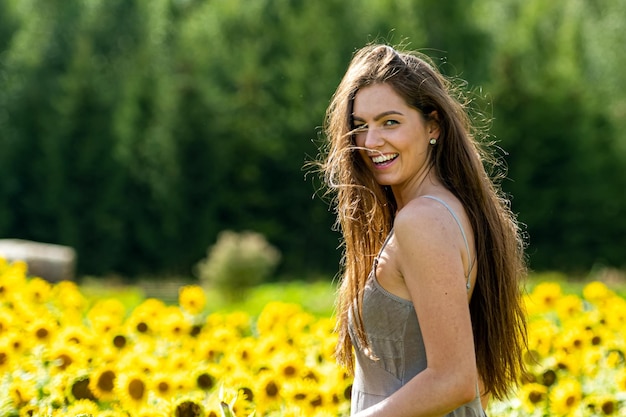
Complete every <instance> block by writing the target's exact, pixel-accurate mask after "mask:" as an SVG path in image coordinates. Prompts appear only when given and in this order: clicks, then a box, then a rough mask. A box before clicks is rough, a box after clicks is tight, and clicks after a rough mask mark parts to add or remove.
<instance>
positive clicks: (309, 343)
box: [0, 259, 626, 417]
mask: <svg viewBox="0 0 626 417" xmlns="http://www.w3.org/2000/svg"><path fill="white" fill-rule="evenodd" d="M26 271H27V268H26V265H25V264H24V263H21V262H13V263H8V262H6V261H4V260H2V259H0V415H1V416H3V417H4V416H53V417H56V416H71V417H78V416H83V417H87V416H91V417H103V416H107V417H115V416H126V417H129V416H131V417H134V416H146V417H147V416H157V417H158V416H176V417H193V416H198V417H200V416H203V417H220V416H225V417H248V416H252V415H254V416H255V417H261V416H268V417H270V416H294V417H295V416H299V417H300V416H313V417H315V416H319V417H330V416H347V415H348V413H349V402H350V401H349V400H350V389H351V379H350V377H349V376H348V375H347V374H346V372H345V371H344V370H343V369H342V368H340V367H338V366H337V365H336V364H335V362H334V360H333V358H332V352H333V349H334V345H335V342H336V337H335V335H334V333H333V331H332V330H333V327H334V323H333V320H332V318H330V317H323V316H322V317H320V316H319V315H314V314H311V313H309V312H307V311H305V310H304V309H303V308H302V307H301V306H300V305H298V304H293V303H285V302H269V303H268V304H267V305H266V306H265V307H264V308H263V310H262V311H261V313H260V314H258V315H256V316H252V315H250V314H249V313H246V312H242V311H236V312H223V313H218V312H210V311H208V310H209V308H208V307H207V305H206V294H205V292H204V290H203V289H202V288H201V287H199V286H195V285H186V286H182V287H181V288H180V290H179V297H178V303H177V304H176V305H168V304H166V303H164V302H163V301H160V300H158V299H155V298H147V299H145V300H142V301H141V303H140V304H139V305H138V306H136V307H134V308H130V309H129V308H127V307H125V306H124V304H123V303H122V302H120V301H119V300H118V299H116V298H114V297H111V298H105V299H98V300H89V299H88V298H87V297H86V296H85V295H84V294H83V293H81V291H80V289H79V287H78V286H77V285H76V284H75V283H72V282H66V281H65V282H60V283H56V284H51V283H48V282H47V281H44V280H42V279H40V278H37V277H29V276H28V275H27V272H26ZM527 308H528V312H529V349H528V352H527V354H526V360H527V362H528V365H529V370H530V372H529V374H528V375H527V376H526V378H525V379H524V380H523V381H522V383H521V385H520V388H519V390H518V392H516V394H515V395H514V396H512V397H511V399H510V400H508V401H506V402H492V403H491V404H490V406H489V410H488V413H489V415H490V416H509V417H512V416H541V417H544V416H605V415H606V416H609V415H611V416H623V415H626V366H625V360H624V359H625V358H624V352H625V351H626V350H625V346H624V344H625V343H626V342H625V336H626V332H625V331H624V329H625V328H626V302H625V300H624V299H623V298H622V297H620V296H618V295H617V294H615V293H614V292H612V291H611V290H610V289H609V288H608V287H607V286H606V285H604V284H602V283H600V282H591V283H589V284H587V285H586V286H585V287H584V289H583V293H582V295H581V296H578V295H568V294H564V293H563V292H562V288H561V286H560V285H559V284H556V283H552V282H546V283H541V284H539V285H537V286H535V287H534V288H533V290H532V292H530V294H529V296H528V299H527Z"/></svg>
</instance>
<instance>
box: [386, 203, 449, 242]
mask: <svg viewBox="0 0 626 417" xmlns="http://www.w3.org/2000/svg"><path fill="white" fill-rule="evenodd" d="M448 204H450V203H448ZM452 204H454V203H452ZM455 227H457V226H456V225H455V222H454V219H453V218H452V217H451V216H450V213H449V212H448V210H447V209H446V208H445V207H444V206H443V205H442V204H441V202H439V201H436V200H434V199H432V198H425V197H420V198H416V199H414V200H411V201H410V202H409V203H408V204H407V205H406V206H404V207H403V208H402V210H400V211H399V212H398V214H397V216H396V219H395V221H394V233H395V234H396V235H397V236H398V237H399V238H400V239H403V238H404V239H408V240H410V241H414V240H427V241H431V242H432V241H433V239H439V238H445V237H449V235H448V234H449V233H450V232H453V231H454V230H455V229H454V228H455ZM442 233H443V234H442Z"/></svg>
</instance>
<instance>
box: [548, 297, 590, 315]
mask: <svg viewBox="0 0 626 417" xmlns="http://www.w3.org/2000/svg"><path fill="white" fill-rule="evenodd" d="M554 309H555V311H556V313H557V315H558V317H559V319H560V320H561V321H566V320H570V319H577V318H579V317H580V315H581V314H582V313H583V310H584V303H583V300H581V299H580V297H578V296H576V295H573V294H569V295H564V296H563V297H560V298H559V299H558V300H557V301H556V305H555V307H554Z"/></svg>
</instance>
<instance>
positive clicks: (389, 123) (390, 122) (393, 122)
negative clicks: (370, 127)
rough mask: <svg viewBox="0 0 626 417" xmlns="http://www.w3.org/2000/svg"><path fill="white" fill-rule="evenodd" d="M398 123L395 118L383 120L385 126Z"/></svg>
mask: <svg viewBox="0 0 626 417" xmlns="http://www.w3.org/2000/svg"><path fill="white" fill-rule="evenodd" d="M397 124H399V123H398V121H397V120H385V126H393V125H397Z"/></svg>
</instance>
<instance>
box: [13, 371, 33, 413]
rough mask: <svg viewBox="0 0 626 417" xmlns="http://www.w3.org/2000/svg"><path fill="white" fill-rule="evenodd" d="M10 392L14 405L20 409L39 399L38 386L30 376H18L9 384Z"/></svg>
mask: <svg viewBox="0 0 626 417" xmlns="http://www.w3.org/2000/svg"><path fill="white" fill-rule="evenodd" d="M8 394H9V395H8V396H9V398H10V399H11V400H12V401H13V405H14V406H15V407H16V408H18V409H19V408H21V407H24V406H25V405H26V404H28V403H29V402H30V401H33V400H35V399H37V387H36V386H35V384H33V381H32V380H31V379H30V378H28V379H26V378H25V379H22V377H16V378H13V379H12V380H11V382H10V384H9V389H8Z"/></svg>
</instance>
